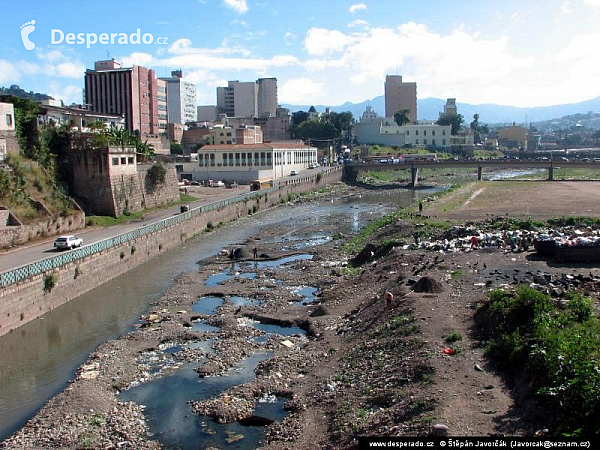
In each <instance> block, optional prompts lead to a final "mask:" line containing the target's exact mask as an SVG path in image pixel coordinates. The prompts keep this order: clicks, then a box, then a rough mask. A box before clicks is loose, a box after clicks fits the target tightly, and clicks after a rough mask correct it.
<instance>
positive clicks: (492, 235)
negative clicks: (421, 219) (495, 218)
mask: <svg viewBox="0 0 600 450" xmlns="http://www.w3.org/2000/svg"><path fill="white" fill-rule="evenodd" d="M414 240H415V242H414V243H412V244H408V245H404V246H403V249H404V250H417V249H422V250H429V251H435V252H440V253H453V252H462V251H472V250H477V249H481V248H486V247H492V248H497V249H501V250H503V251H505V252H515V253H518V252H524V251H528V250H530V249H531V248H532V247H534V246H535V248H536V250H537V251H538V252H539V253H542V254H547V255H548V256H552V254H553V252H554V249H555V247H558V248H562V247H591V246H598V247H600V229H595V228H592V227H586V228H583V229H578V228H575V227H573V226H567V227H561V228H544V229H538V230H526V229H518V230H493V231H488V230H485V229H482V228H480V227H477V226H475V225H470V226H455V227H453V228H451V229H449V230H447V231H446V232H444V233H443V234H442V235H441V236H440V237H439V238H438V239H436V240H427V239H421V236H420V234H419V232H415V234H414Z"/></svg>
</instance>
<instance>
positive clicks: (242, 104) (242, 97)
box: [217, 80, 258, 117]
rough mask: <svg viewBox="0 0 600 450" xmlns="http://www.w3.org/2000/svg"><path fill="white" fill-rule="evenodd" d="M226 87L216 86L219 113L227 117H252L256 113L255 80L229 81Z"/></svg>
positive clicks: (256, 89)
mask: <svg viewBox="0 0 600 450" xmlns="http://www.w3.org/2000/svg"><path fill="white" fill-rule="evenodd" d="M227 84H228V86H227V87H218V88H217V109H218V111H219V114H227V116H229V117H254V116H256V113H257V108H256V104H257V96H258V87H257V84H256V82H254V81H248V82H240V81H237V80H235V81H229V82H228V83H227Z"/></svg>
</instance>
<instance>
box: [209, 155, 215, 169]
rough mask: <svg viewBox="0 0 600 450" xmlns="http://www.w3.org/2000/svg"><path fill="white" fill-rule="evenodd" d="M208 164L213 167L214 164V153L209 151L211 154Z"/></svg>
mask: <svg viewBox="0 0 600 450" xmlns="http://www.w3.org/2000/svg"><path fill="white" fill-rule="evenodd" d="M210 165H211V166H212V167H214V166H215V154H214V153H211V154H210Z"/></svg>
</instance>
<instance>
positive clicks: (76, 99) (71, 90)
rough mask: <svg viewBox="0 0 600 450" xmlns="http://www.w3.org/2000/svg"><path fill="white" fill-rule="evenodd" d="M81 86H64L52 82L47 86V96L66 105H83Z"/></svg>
mask: <svg viewBox="0 0 600 450" xmlns="http://www.w3.org/2000/svg"><path fill="white" fill-rule="evenodd" d="M82 92H83V91H82V86H80V85H75V84H69V85H66V86H63V85H61V84H60V83H58V82H56V81H53V82H51V83H50V84H49V89H48V95H50V96H51V97H54V98H55V99H56V100H62V101H63V102H65V104H66V105H70V104H71V103H78V104H80V103H83V93H82Z"/></svg>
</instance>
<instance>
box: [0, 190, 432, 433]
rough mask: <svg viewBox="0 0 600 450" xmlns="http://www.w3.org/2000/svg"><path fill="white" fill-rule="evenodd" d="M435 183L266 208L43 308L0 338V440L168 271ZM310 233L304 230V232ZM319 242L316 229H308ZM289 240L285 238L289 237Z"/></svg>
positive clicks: (392, 203) (412, 196)
mask: <svg viewBox="0 0 600 450" xmlns="http://www.w3.org/2000/svg"><path fill="white" fill-rule="evenodd" d="M438 190H439V189H437V190H428V189H421V190H415V191H413V190H404V189H393V190H389V191H373V192H366V191H361V195H360V196H359V195H354V196H350V197H343V198H342V199H340V200H338V201H334V202H333V203H331V202H327V203H318V202H310V203H304V204H299V205H294V206H285V207H278V208H275V209H271V210H269V211H265V212H262V213H260V214H259V215H254V216H250V217H245V218H242V219H240V220H238V221H236V222H234V223H231V224H228V225H226V226H224V227H223V228H220V229H218V230H216V231H215V232H214V233H212V234H209V235H202V236H199V237H196V238H193V239H190V240H189V241H186V242H185V243H183V244H182V245H181V246H179V247H178V248H175V249H171V250H169V251H166V252H164V253H163V254H162V255H160V256H159V257H157V258H155V259H153V260H151V261H149V262H147V263H145V264H143V265H142V266H140V267H137V268H135V269H133V270H131V271H129V272H127V273H125V274H123V275H121V276H119V277H117V278H114V279H113V280H111V281H109V282H108V283H106V284H104V285H101V286H99V287H97V288H96V289H94V290H92V291H90V292H88V293H86V294H84V295H82V296H80V297H78V298H77V299H75V300H72V301H70V302H69V303H67V304H65V305H63V306H61V307H59V308H57V309H55V310H53V311H50V312H49V313H47V314H45V315H44V316H43V317H41V318H39V319H36V320H34V321H32V322H29V323H27V324H25V325H24V326H22V327H20V328H19V329H17V330H15V331H13V332H12V333H9V334H8V335H5V336H3V337H1V338H0V355H2V364H1V365H0V440H2V439H4V438H6V437H8V436H9V435H10V434H12V433H13V432H15V431H16V430H17V429H19V428H20V427H22V426H23V425H24V424H25V422H26V421H27V420H29V419H30V418H31V417H33V415H35V413H36V412H37V411H38V410H39V409H40V408H41V407H42V406H43V405H44V404H45V403H46V401H48V400H49V399H50V398H51V397H52V396H54V395H56V394H57V393H59V392H60V391H61V390H63V389H64V388H65V387H66V386H67V384H68V381H69V380H70V379H72V378H73V377H74V374H75V372H76V370H77V368H78V367H79V366H80V365H81V364H82V363H83V362H84V361H85V360H86V359H87V357H88V355H89V354H90V353H91V352H92V351H93V350H94V349H95V348H96V347H97V346H98V345H99V344H101V343H102V342H104V341H106V340H108V339H114V338H117V337H119V336H121V335H122V334H124V333H127V332H129V331H131V330H133V329H134V327H135V324H136V322H137V321H138V319H139V316H140V315H141V314H143V313H144V311H146V309H147V308H148V306H149V304H150V303H151V302H152V301H153V300H155V299H157V298H158V297H159V296H160V295H161V294H162V293H163V292H164V291H165V289H166V288H168V287H169V286H170V285H171V283H172V280H173V278H175V277H176V276H177V275H178V274H180V273H181V272H185V271H190V270H195V269H196V268H197V264H198V261H201V260H202V259H206V258H208V257H211V256H213V255H215V254H217V253H218V252H219V251H221V250H222V249H223V248H226V247H227V246H229V245H231V244H232V243H236V242H242V241H244V240H245V239H247V238H249V237H250V236H252V235H254V234H256V233H257V232H258V231H259V230H261V229H263V228H264V227H268V226H275V225H277V226H283V227H286V228H287V229H288V230H289V231H288V233H287V234H286V236H287V239H286V241H293V239H294V236H293V234H294V230H295V229H296V226H297V224H298V223H302V222H305V221H310V222H311V223H312V224H314V225H318V224H319V223H337V224H339V231H340V232H342V233H352V232H356V231H358V230H360V229H361V228H362V227H364V226H365V225H366V224H368V223H369V222H370V221H372V220H373V219H375V218H377V217H380V216H381V215H384V214H386V213H388V212H390V211H391V210H392V209H393V208H395V207H398V206H408V205H409V204H411V203H413V202H418V201H419V199H420V198H423V197H424V196H426V195H429V194H431V193H432V192H435V191H438ZM310 238H311V237H303V239H310ZM314 238H316V241H317V242H318V241H319V239H321V238H322V236H314ZM288 243H289V242H288Z"/></svg>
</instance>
